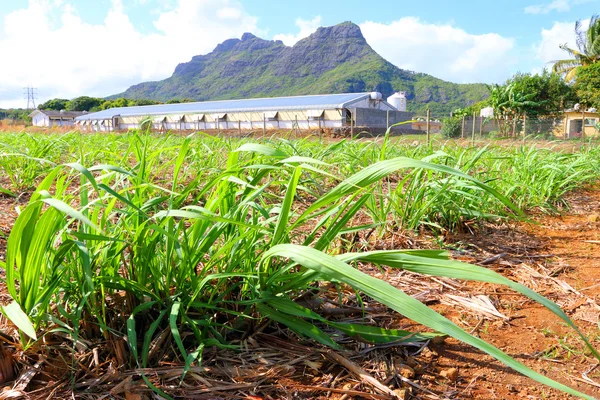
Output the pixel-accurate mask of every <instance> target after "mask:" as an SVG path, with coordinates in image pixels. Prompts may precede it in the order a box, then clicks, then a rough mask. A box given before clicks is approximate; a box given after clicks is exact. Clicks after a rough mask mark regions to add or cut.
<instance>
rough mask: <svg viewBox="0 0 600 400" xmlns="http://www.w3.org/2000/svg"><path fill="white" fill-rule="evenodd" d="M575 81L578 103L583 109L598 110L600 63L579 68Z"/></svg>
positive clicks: (599, 104) (599, 107) (599, 101)
mask: <svg viewBox="0 0 600 400" xmlns="http://www.w3.org/2000/svg"><path fill="white" fill-rule="evenodd" d="M576 79H577V80H576V83H575V90H576V92H577V97H578V99H579V102H580V103H581V104H583V105H584V106H585V107H594V108H596V109H600V63H595V64H591V65H587V66H585V67H581V68H579V69H578V70H577V76H576Z"/></svg>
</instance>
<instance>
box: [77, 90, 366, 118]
mask: <svg viewBox="0 0 600 400" xmlns="http://www.w3.org/2000/svg"><path fill="white" fill-rule="evenodd" d="M370 95H371V94H370V93H343V94H322V95H314V96H293V97H268V98H260V99H244V100H221V101H202V102H196V103H180V104H158V105H153V106H138V107H120V108H111V109H108V110H104V111H99V112H96V113H90V114H85V115H82V116H80V117H78V118H77V120H79V121H81V120H91V119H106V118H112V117H113V116H117V115H119V116H121V117H133V116H146V115H168V114H211V113H214V114H217V113H228V112H258V111H286V110H306V109H325V110H327V109H329V110H331V109H336V108H344V107H346V105H349V104H352V103H355V102H357V101H360V100H362V99H365V98H368V97H370Z"/></svg>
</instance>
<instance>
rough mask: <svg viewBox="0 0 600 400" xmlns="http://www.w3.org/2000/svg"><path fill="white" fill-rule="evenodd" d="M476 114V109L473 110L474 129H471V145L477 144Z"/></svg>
mask: <svg viewBox="0 0 600 400" xmlns="http://www.w3.org/2000/svg"><path fill="white" fill-rule="evenodd" d="M475 116H476V114H475V111H473V126H472V128H473V129H472V130H471V146H475V121H476V119H475V118H476V117H475Z"/></svg>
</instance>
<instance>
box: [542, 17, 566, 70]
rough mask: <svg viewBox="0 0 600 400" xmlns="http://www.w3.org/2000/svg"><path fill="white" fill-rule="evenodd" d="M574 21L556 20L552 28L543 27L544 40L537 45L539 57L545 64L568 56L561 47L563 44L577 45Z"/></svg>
mask: <svg viewBox="0 0 600 400" xmlns="http://www.w3.org/2000/svg"><path fill="white" fill-rule="evenodd" d="M574 26H575V23H574V22H555V23H554V25H552V28H550V29H542V40H541V41H540V42H539V44H538V46H537V58H538V59H539V60H540V61H542V62H543V63H544V64H548V63H550V62H552V61H556V60H560V59H562V58H565V57H567V56H568V54H567V53H565V52H564V51H563V50H561V49H560V47H559V46H560V45H561V44H565V43H567V45H568V46H570V47H573V46H575V33H574V32H573V27H574Z"/></svg>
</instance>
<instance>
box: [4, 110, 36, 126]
mask: <svg viewBox="0 0 600 400" xmlns="http://www.w3.org/2000/svg"><path fill="white" fill-rule="evenodd" d="M30 113H31V111H29V110H26V109H24V108H9V109H2V108H0V121H2V120H5V119H8V120H11V121H23V122H26V123H27V122H31V118H30V117H29V114H30Z"/></svg>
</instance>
